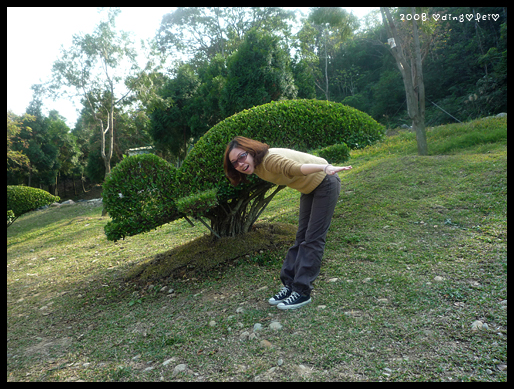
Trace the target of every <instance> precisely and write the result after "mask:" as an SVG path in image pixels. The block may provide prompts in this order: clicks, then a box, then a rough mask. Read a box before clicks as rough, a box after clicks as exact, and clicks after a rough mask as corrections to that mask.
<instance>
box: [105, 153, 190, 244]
mask: <svg viewBox="0 0 514 389" xmlns="http://www.w3.org/2000/svg"><path fill="white" fill-rule="evenodd" d="M176 173H177V169H176V168H175V167H174V166H172V165H171V164H169V163H168V162H166V161H165V160H164V159H162V158H159V157H158V156H156V155H153V154H142V155H136V156H133V157H128V158H125V159H123V161H121V162H120V163H119V164H118V165H116V167H115V169H113V171H112V172H111V174H110V176H109V177H108V178H107V179H106V180H105V182H104V184H103V190H102V197H103V203H104V208H105V209H106V210H107V211H108V212H109V215H110V216H111V218H112V221H110V222H109V223H107V225H106V226H105V233H106V235H107V238H108V239H109V240H114V241H116V240H118V239H121V238H124V237H125V236H130V235H137V234H140V233H142V232H146V231H150V230H151V229H153V228H156V227H158V226H160V225H163V224H166V223H169V222H171V221H173V220H175V219H177V218H178V216H179V215H180V214H179V212H178V211H177V208H176V206H175V197H176V196H175V189H176V187H175V178H176Z"/></svg>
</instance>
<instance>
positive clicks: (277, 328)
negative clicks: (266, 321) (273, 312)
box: [269, 321, 282, 330]
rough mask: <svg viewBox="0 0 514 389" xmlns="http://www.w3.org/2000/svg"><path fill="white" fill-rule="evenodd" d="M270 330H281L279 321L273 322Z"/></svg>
mask: <svg viewBox="0 0 514 389" xmlns="http://www.w3.org/2000/svg"><path fill="white" fill-rule="evenodd" d="M269 328H271V329H272V330H281V329H282V324H280V323H279V322H278V321H272V322H271V324H270V325H269Z"/></svg>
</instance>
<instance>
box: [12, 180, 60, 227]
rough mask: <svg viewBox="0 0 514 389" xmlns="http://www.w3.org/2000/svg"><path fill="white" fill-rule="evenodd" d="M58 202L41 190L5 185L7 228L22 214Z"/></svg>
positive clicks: (57, 199)
mask: <svg viewBox="0 0 514 389" xmlns="http://www.w3.org/2000/svg"><path fill="white" fill-rule="evenodd" d="M59 200H60V198H59V197H58V196H54V195H51V194H50V193H48V192H47V191H45V190H43V189H38V188H31V187H30V186H14V185H7V227H9V226H10V225H11V224H12V223H14V221H15V220H16V219H17V218H18V217H19V216H21V215H23V214H24V213H27V212H29V211H32V210H34V209H36V208H39V207H42V206H44V205H48V204H51V203H54V202H56V201H59ZM9 211H12V213H11V212H9Z"/></svg>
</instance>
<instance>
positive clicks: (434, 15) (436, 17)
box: [432, 14, 441, 21]
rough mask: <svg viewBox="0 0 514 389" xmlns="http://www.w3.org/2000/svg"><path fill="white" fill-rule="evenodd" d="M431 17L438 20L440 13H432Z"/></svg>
mask: <svg viewBox="0 0 514 389" xmlns="http://www.w3.org/2000/svg"><path fill="white" fill-rule="evenodd" d="M432 17H433V18H434V20H436V21H437V20H439V18H440V17H441V15H439V14H433V15H432Z"/></svg>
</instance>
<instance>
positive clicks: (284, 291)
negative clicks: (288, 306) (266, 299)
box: [277, 286, 289, 300]
mask: <svg viewBox="0 0 514 389" xmlns="http://www.w3.org/2000/svg"><path fill="white" fill-rule="evenodd" d="M288 293H289V288H287V287H286V286H283V287H282V289H281V290H280V292H278V293H277V297H278V298H277V300H282V299H283V298H284V297H285V296H287V294H288Z"/></svg>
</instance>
